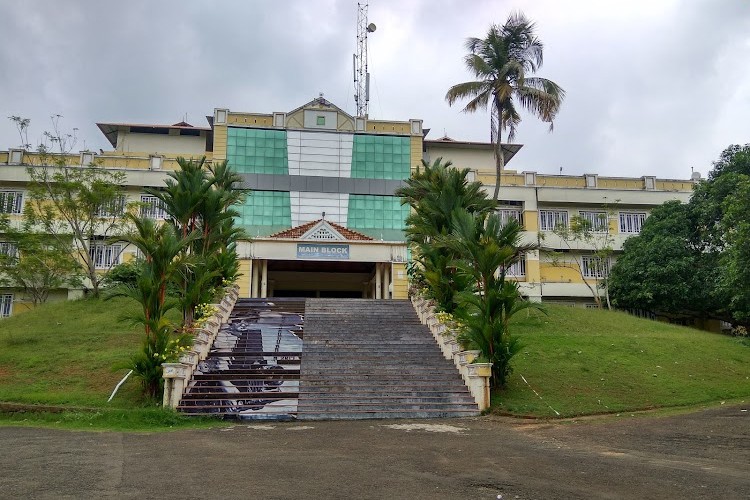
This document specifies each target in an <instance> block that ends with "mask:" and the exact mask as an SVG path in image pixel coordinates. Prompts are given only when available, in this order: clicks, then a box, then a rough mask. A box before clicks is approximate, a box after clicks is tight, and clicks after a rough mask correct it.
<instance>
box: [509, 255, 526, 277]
mask: <svg viewBox="0 0 750 500" xmlns="http://www.w3.org/2000/svg"><path fill="white" fill-rule="evenodd" d="M505 275H506V276H510V277H511V278H523V277H525V276H526V259H521V260H519V261H517V262H514V263H513V264H511V265H510V266H508V267H507V268H506V269H505Z"/></svg>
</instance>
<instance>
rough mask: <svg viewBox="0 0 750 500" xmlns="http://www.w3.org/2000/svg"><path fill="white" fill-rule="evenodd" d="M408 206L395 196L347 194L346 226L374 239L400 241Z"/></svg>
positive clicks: (402, 235)
mask: <svg viewBox="0 0 750 500" xmlns="http://www.w3.org/2000/svg"><path fill="white" fill-rule="evenodd" d="M407 215H409V206H408V205H403V206H402V205H401V198H398V197H396V196H371V195H362V194H352V195H349V211H348V214H347V224H346V225H347V227H350V228H352V229H354V230H356V231H360V232H362V233H364V234H367V235H368V236H372V237H373V238H376V239H381V238H382V239H385V240H390V241H402V240H403V239H404V234H403V229H404V227H405V226H404V219H406V216H407Z"/></svg>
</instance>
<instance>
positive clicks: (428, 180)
mask: <svg viewBox="0 0 750 500" xmlns="http://www.w3.org/2000/svg"><path fill="white" fill-rule="evenodd" d="M468 174H469V171H468V170H466V169H463V170H459V169H456V168H453V167H452V164H451V162H450V161H448V162H445V163H443V159H442V158H437V159H436V160H435V161H434V162H432V164H430V163H428V162H426V161H424V160H422V167H421V168H420V169H419V170H418V171H417V172H416V173H415V174H414V175H413V176H412V177H411V178H410V179H409V180H407V181H406V186H404V187H402V188H400V189H399V190H397V191H396V195H397V196H400V197H401V203H402V204H408V205H409V206H410V207H411V212H410V214H409V216H408V217H407V218H406V238H407V241H408V242H409V244H410V246H411V248H412V251H413V254H414V259H415V260H416V261H417V262H419V263H420V264H421V266H422V269H421V271H419V270H415V271H413V273H414V272H416V273H418V274H419V273H421V278H422V279H424V281H426V282H427V283H428V285H429V291H428V294H429V296H430V298H432V299H434V300H435V301H436V302H437V305H438V308H439V309H440V310H443V311H446V312H452V311H453V310H454V309H455V307H456V303H455V301H454V295H455V293H456V292H457V291H458V290H463V289H464V288H465V287H466V286H467V285H468V282H466V281H465V280H464V279H463V278H462V277H461V276H458V275H457V274H456V272H455V267H454V266H453V265H452V262H453V261H454V260H455V258H456V255H455V254H454V253H452V251H451V250H450V249H449V248H447V247H440V246H437V245H435V241H436V238H438V237H439V236H445V235H447V234H449V233H450V231H451V230H452V228H453V225H454V217H455V214H456V213H458V212H460V211H461V210H465V211H468V212H469V213H472V214H487V213H489V212H490V211H492V210H493V208H494V207H495V205H496V204H495V202H494V201H493V200H489V199H488V198H487V195H486V194H485V192H484V191H483V190H482V185H481V183H479V182H469V180H468Z"/></svg>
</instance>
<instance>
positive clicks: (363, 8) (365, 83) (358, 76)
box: [354, 1, 375, 117]
mask: <svg viewBox="0 0 750 500" xmlns="http://www.w3.org/2000/svg"><path fill="white" fill-rule="evenodd" d="M368 7H369V2H367V1H366V2H365V3H363V4H362V3H359V2H358V3H357V52H356V53H355V54H354V91H355V94H354V104H355V106H357V116H362V117H367V105H368V104H369V103H370V73H369V72H368V71H367V34H368V33H372V32H373V31H375V24H373V23H370V24H367V9H368Z"/></svg>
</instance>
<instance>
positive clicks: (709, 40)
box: [0, 0, 750, 178]
mask: <svg viewBox="0 0 750 500" xmlns="http://www.w3.org/2000/svg"><path fill="white" fill-rule="evenodd" d="M519 8H522V9H523V11H524V12H525V14H526V15H527V16H528V17H529V18H531V19H532V20H534V21H535V22H536V25H537V33H538V35H539V37H540V38H541V40H542V41H543V42H544V44H545V50H544V66H543V67H542V68H541V69H540V71H539V72H538V75H539V76H543V77H546V78H550V79H552V80H554V81H555V82H557V83H558V84H559V85H561V86H562V87H563V88H564V89H565V91H566V93H567V97H566V99H565V102H564V103H563V107H562V109H561V112H560V114H559V117H558V119H557V120H556V122H555V130H554V132H552V133H548V131H547V126H546V125H544V124H542V123H540V122H539V121H538V120H537V119H536V118H534V117H533V116H529V115H524V117H523V122H522V123H521V125H520V128H519V132H518V135H517V138H516V142H518V143H521V144H524V148H523V149H522V151H521V152H520V153H519V154H518V155H517V156H516V157H515V158H514V159H513V161H512V163H511V164H510V165H509V168H514V169H517V170H519V171H521V170H535V171H538V172H544V173H559V169H560V167H562V168H563V173H565V174H582V173H599V174H602V175H623V176H641V175H657V176H659V177H668V178H689V176H690V168H691V167H694V168H695V169H696V170H698V171H700V172H701V173H702V174H703V175H704V176H705V174H706V172H707V171H708V170H709V169H710V166H711V162H712V161H713V160H715V159H716V158H717V157H718V155H719V153H720V152H721V151H722V150H723V149H724V147H726V146H727V145H729V144H733V143H741V144H745V143H748V142H750V2H748V1H747V0H682V1H680V0H610V1H602V0H588V1H587V0H580V1H579V0H567V1H565V2H561V1H558V0H524V1H521V0H494V1H492V0H488V1H477V0H472V1H468V0H372V1H371V2H370V9H369V21H370V22H373V23H375V24H376V25H377V31H376V32H375V33H373V34H372V35H371V36H370V38H369V41H370V72H371V74H372V85H371V101H370V117H371V118H374V119H396V120H407V119H409V118H422V119H423V120H424V126H425V127H427V128H431V129H432V131H431V132H430V135H429V138H433V139H436V138H439V137H441V136H442V135H443V134H444V133H445V134H447V135H449V136H450V137H452V138H454V139H462V140H475V141H487V140H488V139H489V116H488V113H487V112H479V113H475V114H464V113H462V112H461V107H460V106H457V105H454V106H453V107H449V106H448V105H447V103H446V102H445V92H446V90H447V89H448V88H449V87H450V86H451V85H453V84H455V83H459V82H464V81H469V80H471V79H472V75H470V74H469V73H468V72H467V71H466V69H465V67H464V65H463V55H464V54H465V47H464V40H465V39H466V37H469V36H476V37H482V36H484V35H485V34H486V32H487V29H488V27H489V25H490V24H491V23H503V22H504V21H505V20H506V18H507V16H508V14H509V13H510V12H511V11H512V10H514V9H519ZM356 15H357V2H356V0H326V1H322V0H320V1H319V0H315V1H312V0H296V1H294V0H289V1H283V2H281V1H278V2H272V1H271V0H268V1H251V0H244V1H221V2H215V1H212V2H209V1H201V2H198V1H186V0H181V1H158V2H156V1H151V0H127V1H122V0H119V1H116V2H115V1H108V0H88V1H84V0H81V1H66V2H62V1H59V0H46V1H43V0H24V1H17V0H0V20H2V25H3V26H2V31H3V43H2V44H0V117H2V119H0V149H7V148H9V147H14V146H17V145H18V144H19V139H18V137H17V134H16V132H15V129H14V128H13V126H12V124H11V123H10V122H9V121H8V120H6V119H5V117H6V116H10V115H20V116H23V117H28V118H30V119H31V120H32V126H31V130H32V133H31V135H30V139H32V141H34V140H37V139H38V138H39V136H40V135H41V132H42V131H43V130H45V129H48V128H49V116H50V115H51V114H60V115H62V116H63V117H64V119H63V120H62V122H61V123H62V124H63V126H64V127H65V128H67V129H68V130H72V129H73V128H74V127H75V128H78V132H77V134H78V136H79V137H80V138H81V141H79V146H81V149H82V148H83V140H85V145H86V147H88V148H91V149H99V148H104V149H107V148H111V146H110V145H109V143H108V142H107V141H106V139H105V138H104V136H103V135H102V134H101V133H100V132H99V130H98V129H97V128H96V125H95V123H96V122H135V123H160V124H161V123H176V122H178V121H181V120H182V119H183V118H184V117H185V116H186V115H187V120H188V121H189V122H190V123H192V124H194V125H200V126H205V125H206V121H205V115H207V114H211V113H212V112H213V109H214V108H215V107H227V108H229V109H231V110H233V111H251V112H262V113H271V112H273V111H289V110H292V109H294V108H296V107H297V106H300V105H302V104H304V103H305V102H307V101H309V100H311V99H313V98H314V97H316V96H317V95H318V93H319V92H323V93H324V94H325V97H326V98H327V99H329V100H330V101H332V102H333V103H334V104H337V105H338V106H340V107H342V108H343V109H345V110H347V111H349V112H350V113H353V112H354V99H353V95H352V94H353V92H354V90H353V82H352V53H353V52H354V50H355V42H356V40H355V35H356Z"/></svg>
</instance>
